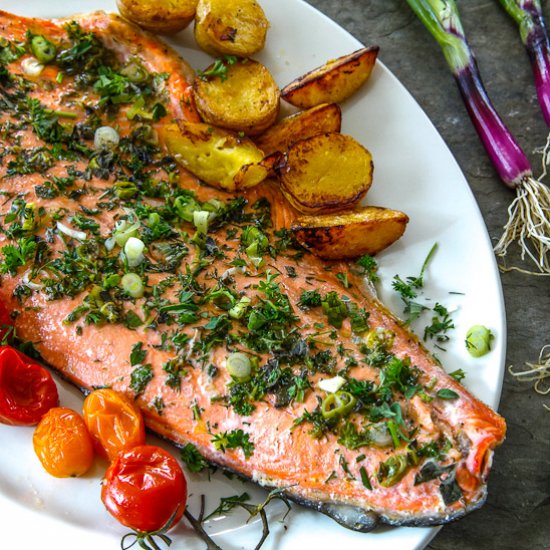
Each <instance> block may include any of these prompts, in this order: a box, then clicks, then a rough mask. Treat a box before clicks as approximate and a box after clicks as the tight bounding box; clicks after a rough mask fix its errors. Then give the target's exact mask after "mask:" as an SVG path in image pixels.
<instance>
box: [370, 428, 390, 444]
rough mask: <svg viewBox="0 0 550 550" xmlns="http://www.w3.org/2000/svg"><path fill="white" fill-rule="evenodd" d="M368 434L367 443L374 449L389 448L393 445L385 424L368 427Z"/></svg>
mask: <svg viewBox="0 0 550 550" xmlns="http://www.w3.org/2000/svg"><path fill="white" fill-rule="evenodd" d="M368 434H369V441H370V442H371V443H372V444H373V445H374V446H375V447H389V446H390V445H391V444H392V443H393V438H392V435H391V433H390V431H389V430H388V424H387V423H386V422H376V423H375V424H373V425H372V426H370V427H369V431H368Z"/></svg>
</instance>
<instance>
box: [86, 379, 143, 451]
mask: <svg viewBox="0 0 550 550" xmlns="http://www.w3.org/2000/svg"><path fill="white" fill-rule="evenodd" d="M83 414H84V421H85V422H86V426H88V431H89V432H90V435H91V436H92V440H93V442H94V447H95V449H96V451H97V452H98V454H100V455H101V456H103V457H105V458H107V459H109V460H110V461H111V462H112V461H113V460H114V459H115V458H116V457H117V455H118V453H120V451H125V450H127V449H131V448H132V447H135V446H136V445H143V444H144V443H145V425H144V423H143V417H142V415H141V412H140V410H139V409H138V408H137V407H136V406H135V405H134V403H133V402H132V401H131V400H130V399H129V398H127V397H126V396H125V395H123V394H121V393H118V392H116V391H114V390H110V389H100V390H95V391H93V392H92V393H90V394H89V395H88V397H86V399H85V400H84V407H83Z"/></svg>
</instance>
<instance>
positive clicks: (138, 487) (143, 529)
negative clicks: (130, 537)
mask: <svg viewBox="0 0 550 550" xmlns="http://www.w3.org/2000/svg"><path fill="white" fill-rule="evenodd" d="M101 500H102V501H103V504H104V505H105V507H106V508H107V511H108V512H109V513H110V514H111V515H112V516H113V517H114V518H115V519H117V520H118V521H119V522H120V523H121V524H122V525H125V526H126V527H129V528H130V529H133V530H134V531H137V532H138V533H151V532H155V531H158V530H160V529H168V528H170V527H172V526H174V525H175V524H176V523H178V521H179V520H180V519H181V517H182V515H183V512H184V510H185V504H186V501H187V481H186V479H185V476H184V474H183V471H182V469H181V466H180V465H179V464H178V462H177V460H176V459H175V458H174V457H173V456H172V455H171V454H170V453H169V452H168V451H165V450H164V449H162V448H161V447H157V446H155V445H140V446H137V447H133V448H132V449H130V450H128V451H123V452H121V453H119V455H118V456H117V458H116V459H115V460H114V462H113V463H112V464H111V465H110V466H109V468H108V469H107V472H106V473H105V477H104V479H103V485H102V488H101Z"/></svg>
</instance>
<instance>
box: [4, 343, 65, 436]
mask: <svg viewBox="0 0 550 550" xmlns="http://www.w3.org/2000/svg"><path fill="white" fill-rule="evenodd" d="M58 404H59V394H58V392H57V386H56V385H55V382H54V380H53V378H52V376H51V374H50V373H49V372H48V371H47V370H46V369H45V368H44V367H42V366H41V365H39V364H38V363H36V362H35V361H33V360H32V359H31V358H30V357H27V356H26V355H25V354H23V353H21V352H20V351H17V350H16V349H15V348H12V347H11V346H0V422H2V423H4V424H11V425H14V426H34V425H36V424H38V422H39V421H40V419H41V418H42V417H43V416H44V415H45V414H46V413H47V412H48V411H49V410H50V409H51V408H53V407H57V405H58Z"/></svg>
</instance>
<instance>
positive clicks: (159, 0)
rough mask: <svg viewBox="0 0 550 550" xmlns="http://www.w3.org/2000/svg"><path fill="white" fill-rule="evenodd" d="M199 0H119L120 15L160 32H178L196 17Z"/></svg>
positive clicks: (143, 26) (147, 28) (152, 30)
mask: <svg viewBox="0 0 550 550" xmlns="http://www.w3.org/2000/svg"><path fill="white" fill-rule="evenodd" d="M197 2H198V0H117V7H118V11H119V12H120V15H122V17H124V18H125V19H128V20H129V21H132V23H135V24H136V25H139V26H140V27H142V28H144V29H146V30H148V31H151V32H159V33H173V32H178V31H181V30H183V29H185V27H187V25H189V23H191V21H193V18H194V17H195V11H196V9H197Z"/></svg>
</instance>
